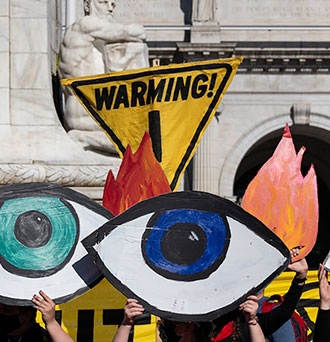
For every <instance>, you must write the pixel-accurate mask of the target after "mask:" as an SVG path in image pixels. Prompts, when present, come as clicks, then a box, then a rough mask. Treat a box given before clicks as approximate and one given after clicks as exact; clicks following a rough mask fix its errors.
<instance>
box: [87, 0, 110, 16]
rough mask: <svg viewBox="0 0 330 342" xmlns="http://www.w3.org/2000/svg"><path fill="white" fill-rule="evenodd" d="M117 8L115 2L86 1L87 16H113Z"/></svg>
mask: <svg viewBox="0 0 330 342" xmlns="http://www.w3.org/2000/svg"><path fill="white" fill-rule="evenodd" d="M115 7H116V1H115V0H84V11H85V15H94V16H98V17H104V16H112V15H113V10H114V8H115Z"/></svg>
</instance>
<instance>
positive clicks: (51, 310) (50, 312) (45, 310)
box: [32, 291, 73, 342]
mask: <svg viewBox="0 0 330 342" xmlns="http://www.w3.org/2000/svg"><path fill="white" fill-rule="evenodd" d="M39 295H40V296H38V295H36V294H35V295H34V296H33V298H32V302H33V304H34V308H36V309H37V310H39V311H40V312H41V314H42V320H43V321H44V323H45V326H46V329H47V331H48V334H49V336H50V337H51V339H52V341H53V342H73V339H72V338H71V337H70V336H69V335H67V333H66V332H65V331H64V330H63V329H62V327H61V326H60V324H59V323H58V322H57V321H56V319H55V303H54V302H53V301H52V300H51V298H49V297H48V296H47V295H46V293H45V292H43V291H39Z"/></svg>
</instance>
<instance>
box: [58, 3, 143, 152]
mask: <svg viewBox="0 0 330 342" xmlns="http://www.w3.org/2000/svg"><path fill="white" fill-rule="evenodd" d="M115 5H116V3H115V1H107V0H84V10H85V16H84V17H82V18H80V19H79V20H77V21H76V22H74V23H73V24H72V25H71V26H69V27H68V28H67V30H66V31H65V33H64V36H63V40H62V43H61V46H60V52H59V75H60V78H72V77H80V76H89V75H96V74H103V73H107V72H114V71H122V70H128V69H138V68H145V67H148V66H149V60H148V48H147V45H146V43H145V40H146V33H145V30H144V28H143V26H141V25H138V24H127V25H122V24H120V23H117V22H116V21H115V19H114V17H113V10H114V8H115ZM63 91H64V95H65V109H64V117H63V125H64V128H65V129H66V130H67V132H68V134H69V135H70V136H71V137H72V139H74V140H75V141H79V142H80V143H82V144H83V146H84V148H85V149H88V150H95V151H102V152H106V153H111V154H113V153H115V148H114V146H113V144H112V143H111V141H110V140H109V138H108V137H107V136H106V135H105V133H104V132H103V131H102V130H101V128H100V127H99V126H98V125H97V123H96V122H95V121H94V119H93V118H92V117H91V116H90V115H89V114H88V113H87V112H86V111H85V109H84V108H83V107H82V105H81V104H80V103H79V102H78V100H77V98H76V97H75V96H74V94H73V93H72V91H71V90H70V89H69V88H67V87H64V89H63Z"/></svg>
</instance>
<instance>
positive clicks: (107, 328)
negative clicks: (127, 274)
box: [38, 271, 319, 342]
mask: <svg viewBox="0 0 330 342" xmlns="http://www.w3.org/2000/svg"><path fill="white" fill-rule="evenodd" d="M293 277H294V273H293V272H283V273H282V274H281V275H280V276H279V277H278V278H277V279H276V280H274V281H273V282H272V283H271V284H270V285H269V286H268V287H267V288H266V290H265V295H266V296H270V295H272V294H281V295H284V294H285V293H286V292H287V291H288V289H289V287H290V285H291V281H292V279H293ZM125 302H126V298H125V297H124V296H123V295H122V294H121V293H120V292H118V291H117V290H116V289H115V288H114V287H113V286H112V285H111V284H110V283H109V282H108V281H107V280H105V279H104V280H102V281H101V282H100V283H99V284H98V285H97V286H95V287H94V288H93V289H92V290H90V291H88V292H87V293H85V294H83V295H82V296H80V297H78V298H76V299H74V300H72V301H70V302H68V303H65V304H61V305H59V306H57V307H56V309H57V311H60V312H61V317H62V326H63V328H64V329H65V330H66V331H67V332H68V333H69V335H70V336H71V337H72V338H73V339H74V341H76V342H84V341H88V342H106V341H111V340H112V338H113V336H114V334H115V332H116V330H117V325H118V324H119V323H120V322H121V320H122V318H123V308H124V305H125ZM318 305H319V293H318V279H317V271H309V272H308V280H307V282H306V285H305V288H304V292H303V295H302V297H301V299H300V302H299V303H298V305H297V311H298V312H299V313H300V314H301V315H302V316H303V317H304V319H305V320H306V321H307V323H308V326H309V335H310V334H311V333H312V329H313V326H314V322H315V319H316V314H317V308H318ZM85 313H87V315H84V314H85ZM84 316H85V317H87V319H85V320H84V319H83V317H84ZM148 319H149V318H148ZM148 319H147V320H148ZM38 320H39V321H41V317H40V316H39V317H38ZM79 336H80V338H79ZM81 336H83V337H81ZM89 336H91V338H89ZM156 341H157V322H156V317H155V316H153V315H151V317H150V321H149V322H139V323H138V324H137V325H135V327H134V342H156Z"/></svg>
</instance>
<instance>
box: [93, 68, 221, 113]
mask: <svg viewBox="0 0 330 342" xmlns="http://www.w3.org/2000/svg"><path fill="white" fill-rule="evenodd" d="M216 79H217V74H216V73H214V74H212V75H211V79H209V77H208V75H206V74H199V75H197V76H196V77H195V78H194V79H192V76H191V75H188V76H187V77H186V78H185V77H182V76H178V77H176V78H175V77H171V78H168V79H166V78H162V79H160V80H158V82H157V79H150V80H149V81H148V82H147V83H145V82H143V81H136V82H133V83H132V84H131V85H127V84H120V85H119V86H115V85H113V86H111V87H109V88H96V89H95V91H94V92H95V103H96V109H97V110H102V109H103V108H104V107H105V109H106V110H110V109H119V108H120V107H124V108H129V107H137V106H140V107H142V106H145V105H148V104H152V103H154V102H162V101H165V102H170V101H179V100H181V101H186V100H187V99H188V98H189V95H190V96H191V97H192V98H193V99H199V98H201V97H203V96H204V95H205V94H206V92H207V96H208V97H209V98H211V97H212V96H213V90H214V87H215V82H216ZM208 83H209V84H208ZM128 87H130V89H129V90H130V93H131V96H129V91H128Z"/></svg>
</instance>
